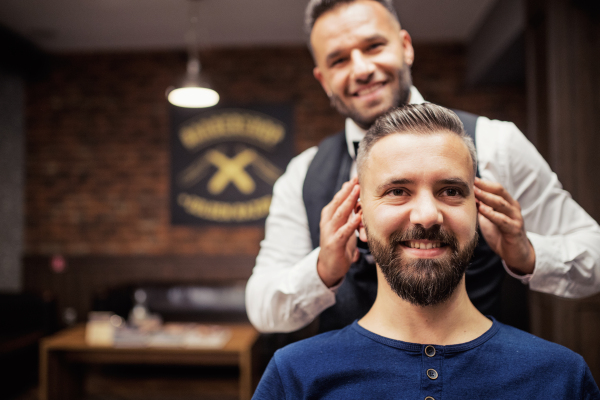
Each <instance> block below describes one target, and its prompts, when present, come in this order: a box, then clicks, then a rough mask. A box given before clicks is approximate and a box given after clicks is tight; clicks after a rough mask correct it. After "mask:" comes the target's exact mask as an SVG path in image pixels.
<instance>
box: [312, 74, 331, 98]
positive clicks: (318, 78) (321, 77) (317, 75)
mask: <svg viewBox="0 0 600 400" xmlns="http://www.w3.org/2000/svg"><path fill="white" fill-rule="evenodd" d="M313 76H314V77H315V79H316V80H317V81H319V83H320V84H321V87H322V88H323V90H324V91H325V93H326V94H327V97H331V91H330V90H329V88H328V87H327V85H326V84H325V79H323V73H322V72H321V70H320V69H319V67H314V68H313Z"/></svg>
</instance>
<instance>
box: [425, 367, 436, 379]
mask: <svg viewBox="0 0 600 400" xmlns="http://www.w3.org/2000/svg"><path fill="white" fill-rule="evenodd" d="M427 377H428V378H429V379H431V380H432V381H434V380H436V379H437V378H438V373H437V371H436V370H435V369H428V370H427Z"/></svg>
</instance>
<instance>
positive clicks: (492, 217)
mask: <svg viewBox="0 0 600 400" xmlns="http://www.w3.org/2000/svg"><path fill="white" fill-rule="evenodd" d="M475 198H476V199H477V200H478V201H479V202H478V209H479V227H480V229H481V233H482V234H483V237H484V238H485V240H486V242H487V243H488V244H489V245H490V247H491V248H492V250H494V252H496V254H498V255H499V256H500V257H502V259H503V260H504V262H505V263H506V265H507V266H508V267H509V268H510V269H511V270H512V271H513V272H515V273H517V274H531V273H533V269H534V267H535V250H534V249H533V246H532V245H531V242H530V241H529V239H528V238H527V235H526V234H525V224H524V222H523V216H522V215H521V206H520V205H519V202H518V201H516V200H515V199H513V198H512V197H511V195H510V194H509V193H508V192H507V191H506V189H504V187H502V185H500V184H499V183H496V182H491V181H486V180H483V179H479V178H475Z"/></svg>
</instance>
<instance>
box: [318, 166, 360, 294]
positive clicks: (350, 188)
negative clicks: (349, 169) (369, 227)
mask: <svg viewBox="0 0 600 400" xmlns="http://www.w3.org/2000/svg"><path fill="white" fill-rule="evenodd" d="M359 194H360V188H359V186H358V179H357V178H353V179H351V180H350V181H348V182H346V183H344V185H343V186H342V188H341V189H340V191H339V192H337V193H336V195H335V196H334V197H333V200H331V202H330V203H329V204H327V205H326V206H325V207H324V208H323V210H322V211H321V222H320V223H319V228H320V230H321V240H320V246H321V250H320V252H319V260H318V261H317V272H318V274H319V277H320V278H321V280H322V281H323V283H325V285H326V286H327V287H332V286H334V285H336V284H337V283H339V281H340V280H341V279H342V278H343V277H344V275H346V272H348V270H349V269H350V265H352V263H353V262H356V261H358V257H359V252H358V249H357V248H356V235H355V234H354V232H355V231H356V229H357V228H358V227H359V225H360V221H361V216H362V213H358V214H352V211H353V210H354V206H355V205H356V201H357V200H358V197H359Z"/></svg>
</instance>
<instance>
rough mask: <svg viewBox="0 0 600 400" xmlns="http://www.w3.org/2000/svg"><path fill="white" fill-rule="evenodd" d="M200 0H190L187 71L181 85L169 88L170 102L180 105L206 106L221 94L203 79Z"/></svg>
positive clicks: (216, 101)
mask: <svg viewBox="0 0 600 400" xmlns="http://www.w3.org/2000/svg"><path fill="white" fill-rule="evenodd" d="M197 3H198V0H190V29H189V32H188V62H187V72H186V75H185V78H184V79H183V81H182V82H181V85H180V86H179V87H177V88H172V87H171V88H168V89H167V99H168V100H169V103H171V104H173V105H175V106H178V107H187V108H204V107H212V106H214V105H215V104H217V103H218V102H219V94H218V93H217V92H216V91H214V90H213V89H211V88H210V85H209V84H208V82H206V81H205V80H203V79H202V77H201V75H200V71H201V69H202V66H201V64H200V57H199V55H198V7H197Z"/></svg>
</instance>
